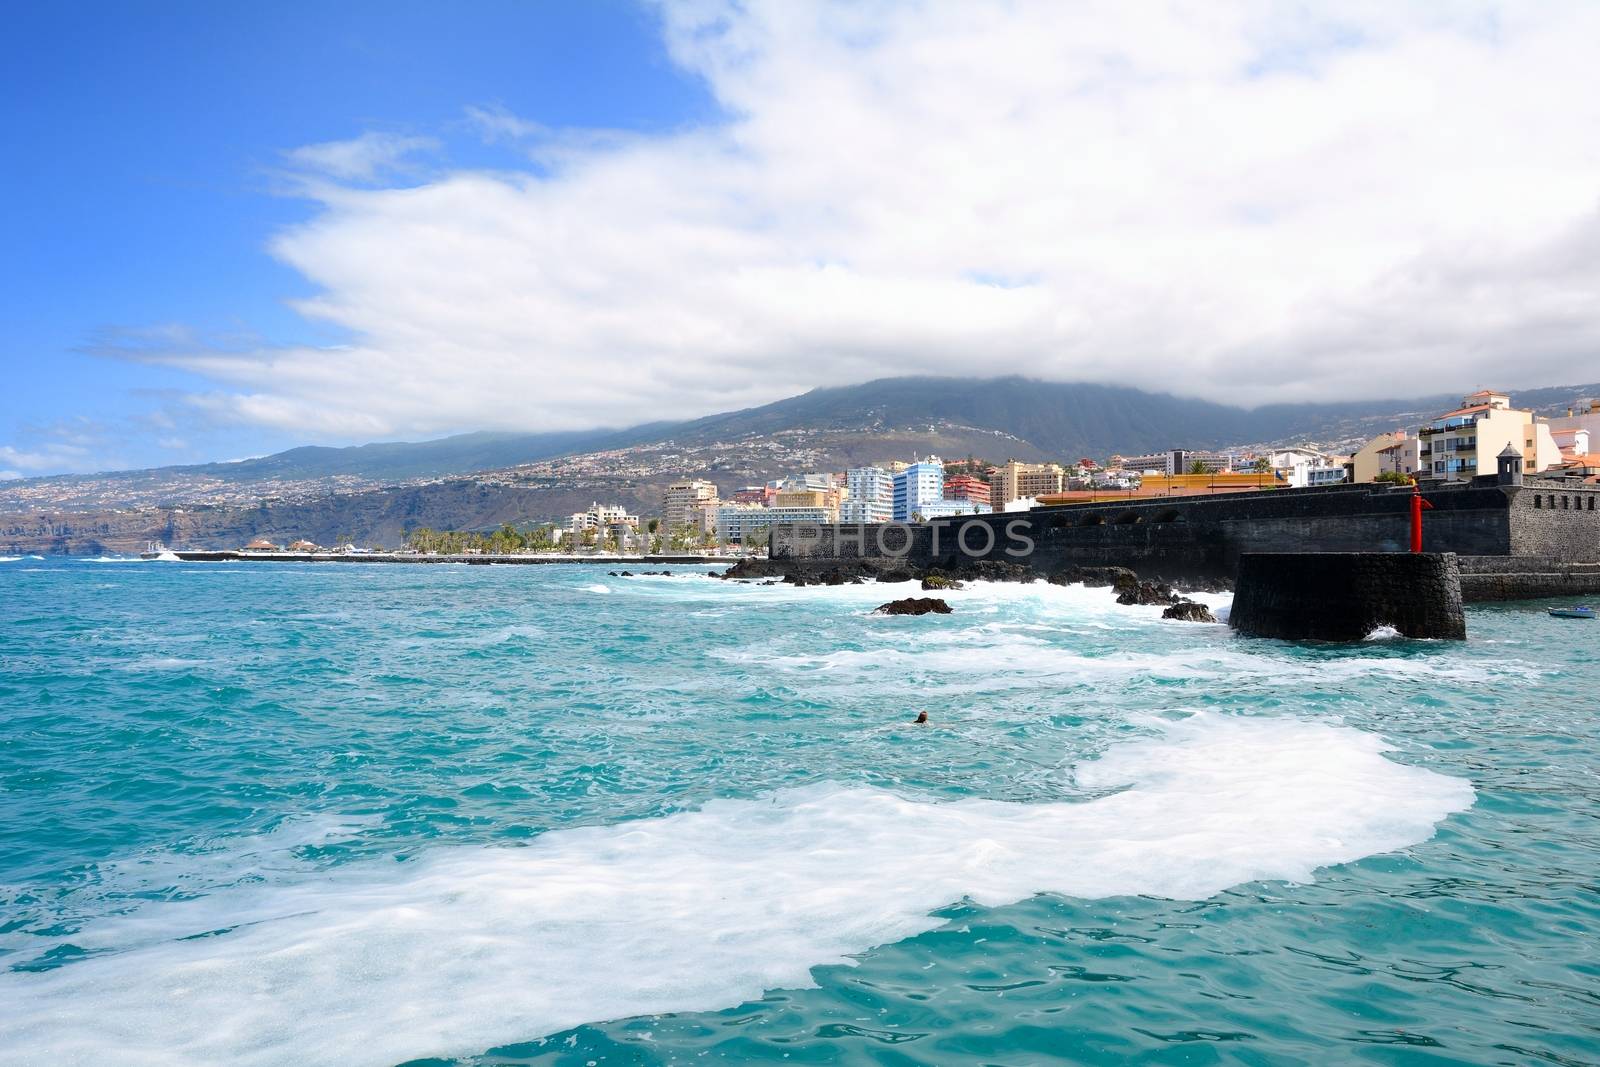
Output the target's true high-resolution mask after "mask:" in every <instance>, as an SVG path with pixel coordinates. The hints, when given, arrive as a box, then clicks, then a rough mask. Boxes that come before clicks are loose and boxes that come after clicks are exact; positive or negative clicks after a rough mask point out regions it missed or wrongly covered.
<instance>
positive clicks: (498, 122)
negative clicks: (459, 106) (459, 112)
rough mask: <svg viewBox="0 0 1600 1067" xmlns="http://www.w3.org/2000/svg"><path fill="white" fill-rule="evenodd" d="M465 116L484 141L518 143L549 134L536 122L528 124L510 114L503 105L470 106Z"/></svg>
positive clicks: (524, 120)
mask: <svg viewBox="0 0 1600 1067" xmlns="http://www.w3.org/2000/svg"><path fill="white" fill-rule="evenodd" d="M466 115H467V122H468V123H470V124H471V125H472V127H473V128H474V129H476V130H477V131H478V134H479V136H481V137H482V138H483V139H484V140H485V141H520V140H523V139H524V138H528V137H540V136H543V135H545V134H547V133H548V132H549V131H548V130H547V129H546V128H545V127H544V126H541V125H540V124H539V123H537V122H529V121H528V120H527V119H524V118H519V117H518V116H516V115H514V114H512V113H511V112H510V111H509V110H508V109H507V108H506V107H505V106H504V105H503V104H495V105H492V106H487V107H479V106H476V105H472V106H469V107H467V109H466Z"/></svg>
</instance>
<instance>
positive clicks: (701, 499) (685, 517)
mask: <svg viewBox="0 0 1600 1067" xmlns="http://www.w3.org/2000/svg"><path fill="white" fill-rule="evenodd" d="M718 503H719V501H718V500H717V487H716V486H715V485H713V484H712V483H710V482H705V481H701V480H699V479H695V480H694V481H690V482H674V483H673V484H672V485H669V486H667V492H666V496H665V497H664V498H663V499H662V501H661V524H662V526H664V527H665V528H666V529H668V530H676V529H680V528H684V527H690V526H693V527H703V525H704V520H703V514H704V506H705V505H708V504H709V505H711V508H712V510H713V512H714V511H715V508H716V505H717V504H718ZM691 511H694V512H696V513H697V514H693V515H691V514H690V512H691ZM713 525H715V520H713Z"/></svg>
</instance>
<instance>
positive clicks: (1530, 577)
mask: <svg viewBox="0 0 1600 1067" xmlns="http://www.w3.org/2000/svg"><path fill="white" fill-rule="evenodd" d="M1460 566H1461V599H1462V600H1464V601H1466V602H1468V603H1474V602H1478V601H1488V600H1540V599H1544V598H1546V597H1577V598H1585V597H1588V598H1593V597H1600V563H1574V562H1570V561H1568V560H1563V559H1558V558H1556V557H1553V556H1462V557H1461V559H1460Z"/></svg>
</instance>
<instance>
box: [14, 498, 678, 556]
mask: <svg viewBox="0 0 1600 1067" xmlns="http://www.w3.org/2000/svg"><path fill="white" fill-rule="evenodd" d="M596 493H598V494H599V495H600V496H601V497H602V498H604V499H608V500H617V501H618V502H621V503H624V504H631V505H633V506H635V507H640V506H644V502H645V501H652V500H653V501H655V504H654V505H651V506H650V507H649V508H647V511H648V510H654V509H655V508H657V507H659V502H660V499H661V489H660V487H657V486H653V485H652V486H636V487H632V488H631V489H626V490H625V489H619V488H616V487H610V488H593V489H591V488H584V489H579V490H567V489H550V488H544V487H538V486H506V485H495V484H490V483H482V482H474V481H456V482H442V483H438V484H435V485H425V486H417V487H411V488H400V489H384V490H377V491H374V492H369V493H351V494H347V495H342V496H329V497H323V498H319V499H316V500H310V501H303V502H299V503H283V504H272V505H263V506H261V507H254V508H213V507H191V508H141V509H130V510H112V511H51V512H29V513H8V514H0V554H6V555H22V554H26V553H38V554H40V555H50V554H66V555H90V556H92V555H98V554H100V553H112V554H126V553H134V552H141V551H143V550H144V548H145V545H146V543H147V542H150V541H159V542H160V543H162V544H164V545H166V546H168V547H169V548H175V549H224V548H238V547H240V546H241V545H244V544H246V543H247V542H249V541H250V540H252V539H253V538H256V537H267V538H271V539H272V540H274V541H277V542H280V543H286V542H288V541H292V540H295V539H297V538H301V537H304V538H308V539H310V540H312V541H315V542H317V543H318V544H321V545H329V546H332V545H335V544H338V543H339V542H340V541H343V540H352V541H355V542H356V543H358V544H362V545H383V546H386V547H390V548H393V547H397V546H399V545H400V544H401V543H402V542H404V540H405V538H406V535H407V533H408V532H409V531H411V530H414V529H416V528H417V527H420V526H428V527H432V528H434V529H454V530H479V529H489V528H492V527H496V526H499V525H500V524H501V523H506V522H509V523H513V524H517V525H524V524H527V523H531V522H540V521H545V520H547V519H549V518H550V517H552V516H555V515H561V514H570V513H571V512H573V511H576V510H578V509H580V508H585V507H587V506H588V505H589V502H590V499H591V498H592V497H594V496H595V495H596Z"/></svg>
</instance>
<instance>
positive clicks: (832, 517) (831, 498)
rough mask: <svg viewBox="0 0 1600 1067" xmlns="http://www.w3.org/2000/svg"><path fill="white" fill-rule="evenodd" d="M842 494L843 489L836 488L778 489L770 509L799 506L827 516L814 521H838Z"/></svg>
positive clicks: (785, 510) (783, 509)
mask: <svg viewBox="0 0 1600 1067" xmlns="http://www.w3.org/2000/svg"><path fill="white" fill-rule="evenodd" d="M843 495H844V493H843V491H842V490H840V489H837V488H830V489H783V490H781V491H779V493H778V496H777V499H776V500H775V501H774V502H773V505H772V510H774V511H784V512H787V511H790V510H792V509H795V508H801V509H804V510H806V511H815V512H818V513H819V514H822V515H825V516H828V517H827V518H822V519H817V520H814V521H817V522H838V521H839V504H840V498H841V497H842V496H843ZM807 521H813V520H807Z"/></svg>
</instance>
